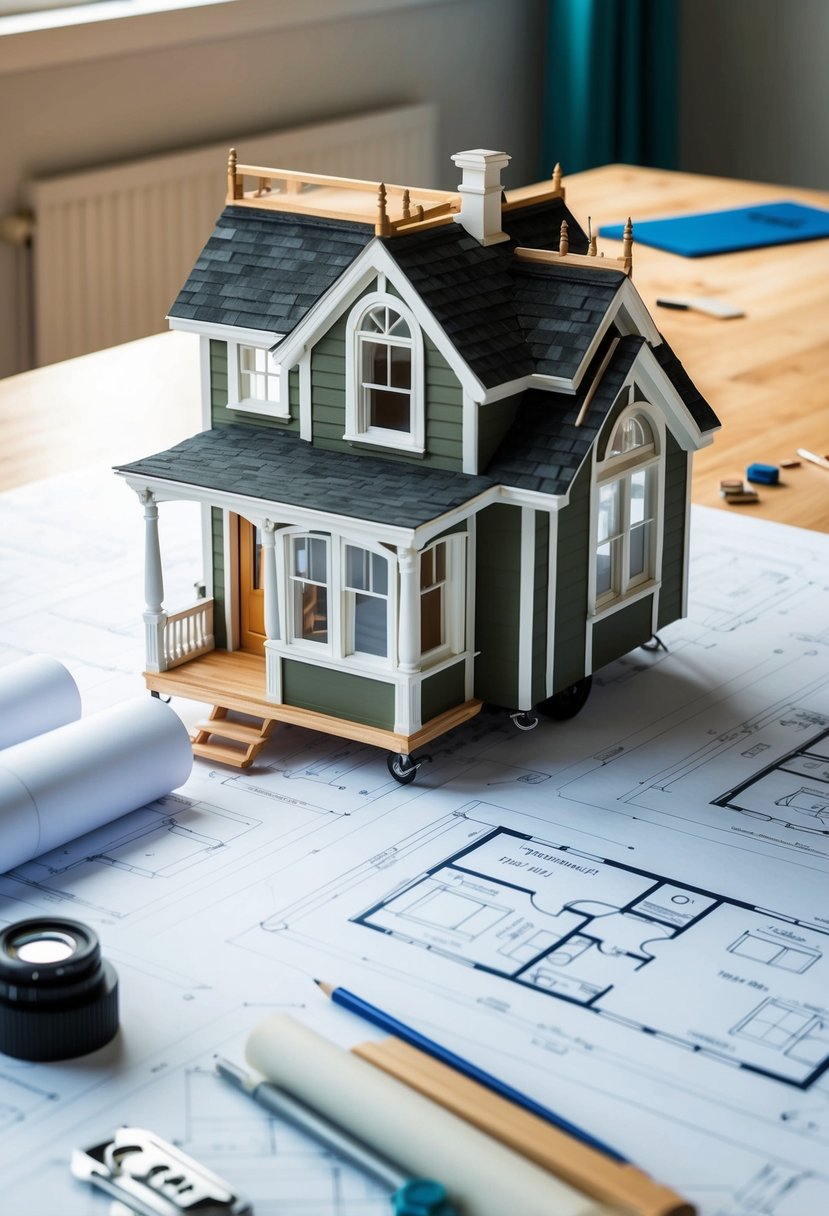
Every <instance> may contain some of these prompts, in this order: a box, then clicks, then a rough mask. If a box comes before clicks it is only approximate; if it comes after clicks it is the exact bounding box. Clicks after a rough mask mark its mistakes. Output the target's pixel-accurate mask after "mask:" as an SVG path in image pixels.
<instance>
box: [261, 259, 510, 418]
mask: <svg viewBox="0 0 829 1216" xmlns="http://www.w3.org/2000/svg"><path fill="white" fill-rule="evenodd" d="M380 275H385V276H386V281H387V283H389V284H391V286H392V287H393V288H394V289H395V291H396V292H397V293H398V294H399V296H400V298H401V300H402V301H403V303H404V304H406V305H407V306H408V307H409V308H410V309H411V311H412V312H413V313H414V316H415V319H416V321H417V323H418V325H420V327H421V329H422V330H423V332H424V333H425V334H427V335H428V337H429V338H431V340H432V342H434V344H435V346H436V347H437V349H438V350H439V351H440V353H441V354H442V355H443V357H444V359H445V360H446V362H447V363H448V364H449V366H450V368H451V369H452V371H453V372H454V373H455V375H456V376H457V377H458V380H459V381H460V383H461V387H462V388H463V390H464V392H466V393H468V394H469V396H470V397H471V398H472V399H473V400H474V401H482V400H483V398H484V396H485V393H486V390H485V388H484V386H483V385H482V384H481V382H480V380H479V379H478V377H477V376H476V375H475V374H474V373H473V372H472V371H471V369H470V367H469V365H468V364H467V363H466V362H465V361H464V360H463V359H462V358H461V356H460V355H459V354H458V351H457V349H456V347H455V345H454V343H453V342H451V341H450V339H449V338H448V337H447V336H446V334H445V332H444V331H443V329H442V328H441V326H440V325H439V323H438V322H437V321H436V320H435V318H434V316H433V315H432V313H431V312H430V311H429V309H428V308H427V306H426V304H425V303H424V302H423V300H422V299H421V297H420V295H419V294H418V292H417V291H416V290H415V288H414V287H413V286H412V284H411V283H410V281H409V279H408V278H407V277H406V275H405V274H404V273H403V271H402V270H401V269H400V267H399V266H398V265H397V263H396V262H395V260H394V258H392V257H391V255H390V254H389V252H388V250H387V249H386V248H385V246H384V245H383V244H382V242H381V241H379V240H377V239H376V238H375V239H374V240H373V241H370V242H369V244H368V245H366V247H365V249H363V250H362V252H361V253H360V254H358V256H357V257H356V258H355V259H354V261H353V262H352V263H351V265H350V266H349V267H348V269H347V270H346V271H344V272H343V274H341V275H340V277H339V278H338V279H337V281H336V282H335V283H334V284H333V286H331V287H329V289H328V291H326V292H325V294H324V295H322V296H320V298H319V299H318V300H317V302H316V303H315V304H314V305H313V307H312V308H311V309H309V311H308V313H307V314H306V315H305V317H303V319H302V321H300V323H299V325H297V327H296V329H294V331H293V333H291V334H290V335H289V336H288V337H287V338H286V339H285V340H284V342H283V344H282V346H281V347H280V349H279V350H278V351H276V352H275V354H277V355H278V356H279V357H280V361H281V362H284V363H286V364H290V365H293V364H294V363H296V362H297V360H298V359H299V358H300V356H301V355H302V354H303V352H304V351H305V350H309V349H310V348H311V347H312V346H314V344H315V343H316V342H318V341H319V339H320V338H321V337H322V336H323V334H325V333H326V332H327V330H328V329H330V327H331V326H332V325H333V324H334V322H335V321H336V320H338V319H339V317H340V316H341V315H342V313H343V312H345V310H346V309H347V308H349V307H350V306H351V305H352V304H353V303H354V302H355V301H356V300H357V299H358V298H359V297H360V295H361V294H362V292H363V291H365V289H366V287H368V285H369V284H370V283H371V282H373V280H374V279H376V278H378V277H379V276H380Z"/></svg>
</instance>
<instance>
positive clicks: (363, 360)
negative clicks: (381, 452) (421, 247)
mask: <svg viewBox="0 0 829 1216" xmlns="http://www.w3.org/2000/svg"><path fill="white" fill-rule="evenodd" d="M421 345H422V339H421V336H420V332H419V330H418V328H417V324H416V322H415V320H414V318H413V317H412V316H411V314H410V313H409V312H408V310H407V309H406V308H405V306H404V305H403V304H402V303H401V302H399V301H397V300H396V299H394V300H393V299H391V298H390V297H387V296H382V295H378V296H372V297H370V298H369V303H366V301H365V300H362V301H360V303H359V304H358V305H357V307H356V308H355V309H354V310H353V311H352V313H351V316H350V317H349V321H348V345H347V348H346V349H347V352H348V355H347V366H346V376H347V390H346V431H345V437H346V439H350V440H358V441H362V442H364V443H371V444H378V445H380V446H382V447H393V448H397V449H399V450H402V451H415V452H422V451H423V442H424V420H423V400H422V390H421V387H420V386H421V380H422V354H421Z"/></svg>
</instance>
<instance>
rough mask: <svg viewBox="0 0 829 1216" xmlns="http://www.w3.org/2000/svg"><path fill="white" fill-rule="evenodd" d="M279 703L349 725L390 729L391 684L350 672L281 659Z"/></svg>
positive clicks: (392, 706)
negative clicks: (360, 724)
mask: <svg viewBox="0 0 829 1216" xmlns="http://www.w3.org/2000/svg"><path fill="white" fill-rule="evenodd" d="M282 700H283V703H284V704H285V705H296V706H298V707H299V708H301V709H311V710H314V711H315V712H316V713H321V714H330V715H331V716H332V717H334V718H346V719H348V721H349V722H364V723H365V724H366V725H367V726H380V727H382V728H384V729H385V730H393V729H394V685H393V684H385V683H383V682H382V681H380V680H371V679H368V678H366V677H365V676H357V675H352V674H351V673H350V672H346V671H329V670H328V669H327V668H325V667H316V666H312V664H310V663H302V662H300V661H298V660H295V659H283V660H282Z"/></svg>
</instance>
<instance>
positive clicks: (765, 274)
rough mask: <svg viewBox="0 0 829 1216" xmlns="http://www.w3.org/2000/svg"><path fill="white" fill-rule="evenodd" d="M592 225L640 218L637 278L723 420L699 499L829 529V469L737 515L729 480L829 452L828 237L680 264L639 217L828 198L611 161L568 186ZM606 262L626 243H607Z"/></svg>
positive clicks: (771, 490) (765, 494)
mask: <svg viewBox="0 0 829 1216" xmlns="http://www.w3.org/2000/svg"><path fill="white" fill-rule="evenodd" d="M564 184H565V186H566V188H567V204H568V206H569V207H570V209H571V210H572V212H573V214H574V215H575V216H576V218H577V219H579V220H580V221H581V222H582V223H583V224H586V222H587V216H588V215H591V216H592V217H593V227H594V230H595V229H596V228H598V227H600V226H601V225H602V224H608V223H615V222H618V221H620V220H624V219H626V218H627V216H628V215H630V216H631V217H632V218H633V235H634V246H633V281H634V283H635V284H636V287H637V289H638V291H639V293H640V294H641V296H642V298H643V299H644V301H645V303H646V304H647V306H648V308H649V309H650V311H651V313H652V314H653V316H654V318H655V320H656V324H657V325H658V326H659V329H660V330H661V331H662V333H663V334H664V335H665V338H666V339H667V340H668V342H670V344H671V346H672V347H673V348H674V350H675V351H676V353H677V355H678V356H679V358H680V359H681V360H682V362H683V363H684V365H685V367H686V370H687V371H688V373H689V375H690V376H691V378H692V380H693V381H694V383H695V384H696V385H697V387H698V388H699V390H700V392H701V393H702V394H703V396H704V397H706V398H707V399H708V401H709V402H710V403H711V405H712V406H713V408H714V410H715V411H716V413H717V414H718V415H719V418H720V420H721V421H722V424H723V425H722V429H721V430H720V431H718V432H717V434H716V435H715V436H714V443H713V445H712V446H711V447H708V448H705V449H704V450H703V451H701V452H698V453H697V455H696V456H695V457H694V482H693V500H694V502H698V503H704V504H705V505H706V506H710V507H721V508H722V509H723V510H725V511H747V512H750V514H751V517H752V518H755V517H763V518H765V519H775V520H779V521H780V522H781V523H787V524H797V525H799V526H800V527H804V528H815V529H817V530H819V531H821V532H829V471H826V470H824V469H820V468H817V467H816V466H814V465H809V464H806V463H804V464H803V465H802V466H801V468H799V469H791V470H790V471H783V473H782V477H781V480H782V481H783V483H784V484H782V485H781V486H779V487H774V486H768V487H763V486H758V487H757V489H758V490H759V493H760V497H761V501H760V502H759V503H758V504H757V505H756V506H748V507H727V506H725V505H724V504H723V501H722V499H721V498H720V494H719V483H720V479H721V478H722V477H730V476H744V475H745V471H746V467H747V466H748V465H749V464H751V463H752V461H756V460H759V461H762V462H763V463H767V464H779V462H780V461H781V460H785V459H786V458H787V457H792V458H794V457H795V454H796V449H797V448H799V447H802V448H806V449H808V450H809V451H812V452H817V453H819V454H820V455H821V456H824V455H826V454H827V453H829V241H826V240H824V241H806V242H804V243H803V244H800V245H780V246H778V247H776V248H771V249H756V250H748V251H746V252H744V253H728V254H723V255H721V256H719V257H708V258H681V257H677V256H676V255H675V254H670V253H662V252H661V251H660V250H657V249H649V248H648V247H647V246H646V245H637V244H636V224H637V221H639V220H645V219H656V218H658V217H659V216H663V215H675V214H677V213H681V212H688V213H692V212H695V211H714V210H720V209H723V208H726V207H739V206H745V205H750V204H754V203H764V202H773V201H779V200H782V199H797V200H799V201H800V202H804V203H810V204H812V205H813V206H817V207H827V208H829V194H826V193H818V192H816V191H810V190H794V189H791V188H790V187H788V186H786V187H780V186H764V185H758V184H757V183H755V182H738V181H730V180H728V179H726V178H718V177H700V176H696V175H693V174H689V173H666V172H663V171H661V170H656V169H637V168H631V167H628V166H624V165H610V166H607V167H605V168H602V169H592V170H590V171H589V172H587V173H579V174H576V175H574V176H573V177H571V178H569V179H567V178H565V182H564ZM602 247H604V248H605V249H606V250H607V253H608V256H611V255H614V254H618V250H619V249H620V248H621V246H620V244H619V242H617V241H607V242H604V241H602V240H601V239H600V240H599V251H600V252H601V250H602ZM663 295H697V296H716V297H717V298H719V299H722V300H725V301H728V302H729V303H732V304H735V305H737V306H738V307H739V308H742V309H743V310H744V311H745V313H746V316H745V317H740V318H737V319H734V320H730V321H718V320H715V319H714V318H713V317H706V316H702V315H701V314H700V313H692V312H675V311H672V310H669V309H666V308H657V307H656V300H657V297H658V296H663Z"/></svg>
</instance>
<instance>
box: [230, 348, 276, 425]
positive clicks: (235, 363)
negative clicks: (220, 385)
mask: <svg viewBox="0 0 829 1216" xmlns="http://www.w3.org/2000/svg"><path fill="white" fill-rule="evenodd" d="M242 347H249V348H250V349H251V350H264V351H267V350H269V345H266V344H264V343H263V344H260V343H257V342H228V344H227V408H228V409H230V410H238V411H239V413H242V414H257V415H259V416H260V417H263V418H281V419H283V420H285V421H287V420H288V419H290V417H291V404H290V381H289V373H288V371H287V370H286V369H285V368H284V367H280V369H279V400H278V401H263V400H260V399H259V398H257V397H243V396H242V365H241V358H240V351H241V349H242Z"/></svg>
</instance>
